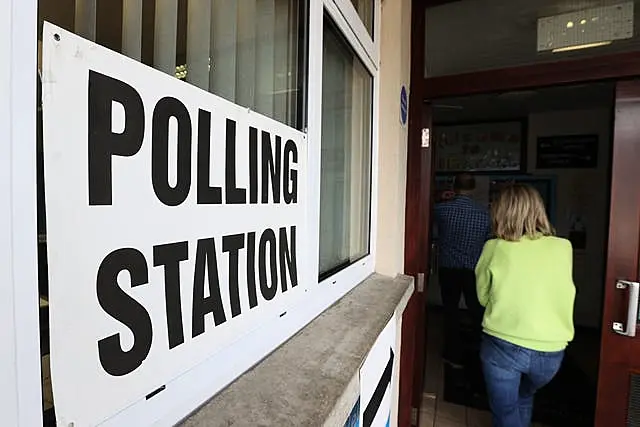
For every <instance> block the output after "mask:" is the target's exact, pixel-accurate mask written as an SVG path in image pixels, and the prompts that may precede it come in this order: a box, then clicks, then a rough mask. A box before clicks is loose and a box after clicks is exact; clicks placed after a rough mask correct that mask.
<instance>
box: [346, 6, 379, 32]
mask: <svg viewBox="0 0 640 427" xmlns="http://www.w3.org/2000/svg"><path fill="white" fill-rule="evenodd" d="M351 3H353V7H355V8H356V11H357V12H358V15H359V16H360V19H361V20H362V23H363V24H364V26H365V27H366V29H367V31H368V32H369V35H370V36H373V5H374V3H375V2H374V0H351Z"/></svg>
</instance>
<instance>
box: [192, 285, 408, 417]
mask: <svg viewBox="0 0 640 427" xmlns="http://www.w3.org/2000/svg"><path fill="white" fill-rule="evenodd" d="M413 289H414V285H413V278H411V277H408V276H398V277H396V278H395V279H391V278H389V277H385V276H381V275H378V274H374V275H372V276H370V277H369V278H367V279H366V280H365V281H363V282H362V283H361V284H359V285H358V286H356V287H355V288H354V289H353V290H352V291H350V292H349V293H348V294H347V295H345V296H344V297H343V298H341V299H340V300H338V301H337V302H336V303H335V304H334V305H332V306H331V307H330V308H328V309H327V310H325V311H324V312H323V313H322V314H320V315H319V316H318V317H317V318H316V319H315V320H314V321H312V322H311V323H309V324H308V325H307V326H306V327H304V328H303V329H302V330H301V331H300V332H298V333H297V334H296V335H294V336H293V337H291V338H290V339H289V340H288V341H287V342H286V343H284V344H283V345H282V346H280V347H279V348H278V349H276V350H275V351H274V352H273V353H271V354H270V355H269V356H267V357H266V358H265V359H263V360H262V361H261V362H260V363H258V364H257V365H256V366H255V367H254V368H252V369H250V370H249V371H247V372H246V373H244V374H243V375H241V376H240V377H239V378H238V379H237V380H235V381H234V382H233V383H232V384H231V385H230V386H229V387H227V388H226V389H224V390H223V391H221V392H220V393H219V394H218V395H216V396H214V397H213V398H212V399H211V400H210V401H209V402H207V403H206V404H204V405H203V406H202V407H201V408H199V409H198V410H197V411H195V412H194V413H193V414H191V415H190V416H189V417H188V418H187V419H186V420H185V421H184V422H183V424H182V425H183V426H184V427H200V426H207V427H213V426H225V427H229V426H256V425H261V426H321V425H326V426H342V425H344V422H345V421H346V420H347V418H348V416H349V413H350V412H351V409H352V408H353V406H354V405H355V403H356V401H357V400H358V396H359V393H360V384H359V369H360V365H361V364H362V362H363V361H364V359H365V357H366V356H367V353H368V352H369V350H370V349H371V347H373V344H374V342H375V341H376V339H377V337H378V335H379V334H380V333H381V332H382V330H383V328H384V327H385V326H386V324H387V322H388V321H389V319H391V317H392V316H394V313H395V315H396V316H398V318H400V317H401V316H402V312H403V311H404V309H405V307H406V306H407V303H408V301H409V298H410V297H411V295H412V293H413ZM221 369H224V367H222V366H221Z"/></svg>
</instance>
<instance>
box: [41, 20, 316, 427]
mask: <svg viewBox="0 0 640 427" xmlns="http://www.w3.org/2000/svg"><path fill="white" fill-rule="evenodd" d="M43 34H44V35H43V37H44V52H43V54H44V60H43V111H44V158H45V165H44V166H45V182H46V208H47V212H46V215H47V218H46V220H47V233H48V236H47V240H48V261H49V298H50V299H49V303H50V324H51V337H50V339H51V371H52V384H53V394H54V400H55V406H56V408H55V410H56V416H57V422H58V425H65V426H67V425H74V426H75V427H83V426H94V425H98V424H100V423H101V422H103V421H105V420H107V419H109V418H110V417H111V416H113V415H114V414H116V413H118V412H119V411H122V410H123V409H124V408H127V407H129V406H131V405H133V404H136V403H141V404H142V403H143V402H145V400H147V399H153V397H154V396H155V395H157V393H159V392H161V391H162V390H164V389H165V387H166V389H167V390H169V389H170V386H169V385H168V384H170V382H171V381H172V380H174V379H176V378H178V377H179V376H180V375H182V374H184V373H185V372H187V371H189V370H190V369H192V368H194V367H195V366H197V365H199V364H201V363H203V362H204V361H207V360H211V359H212V358H215V357H216V353H218V352H219V351H220V350H221V349H223V348H227V347H230V346H232V345H233V344H234V342H236V341H238V340H239V339H240V338H241V337H242V336H244V335H246V334H248V333H249V332H251V331H255V330H256V329H259V328H260V327H262V325H264V324H265V323H266V322H268V321H269V320H270V319H277V318H278V316H279V315H280V314H281V313H283V312H284V311H285V310H286V309H287V307H291V306H293V305H294V304H295V303H296V302H297V301H299V298H300V296H301V295H302V294H304V287H305V283H304V281H303V279H302V278H301V275H302V269H303V266H302V263H303V260H304V258H305V256H304V252H303V251H304V250H305V246H306V245H305V243H304V240H303V238H304V236H305V234H306V230H305V227H306V225H305V217H306V203H307V200H306V195H305V189H306V188H307V183H306V181H307V168H306V159H307V153H306V141H305V136H304V135H303V134H302V133H301V132H299V131H297V130H294V129H292V128H290V127H287V126H285V125H283V124H281V123H279V122H276V121H274V120H271V119H269V118H266V117H264V116H261V115H259V114H256V113H254V112H251V111H248V110H247V109H246V108H243V107H240V106H237V105H234V104H232V103H230V102H228V101H226V100H224V99H222V98H220V97H218V96H215V95H213V94H210V93H208V92H206V91H203V90H200V89H198V88H196V87H194V86H191V85H189V84H186V83H184V82H181V81H179V80H177V79H176V78H174V77H173V76H169V75H167V74H164V73H162V72H159V71H156V70H153V69H151V68H149V67H147V66H145V65H143V64H141V63H138V62H136V61H133V60H130V59H128V58H126V57H124V56H122V55H119V54H117V53H115V52H112V51H110V50H108V49H106V48H103V47H101V46H98V45H96V44H94V43H91V42H89V41H86V40H84V39H82V38H80V37H78V36H76V35H74V34H72V33H69V32H67V31H64V30H62V29H60V28H57V27H55V26H53V25H50V24H45V29H44V33H43ZM283 320H285V319H283ZM261 356H262V355H256V357H261ZM256 361H257V360H256ZM225 363H228V361H220V365H221V366H224V365H225ZM223 369H224V368H223ZM212 386H215V385H212ZM220 386H222V385H220ZM165 393H166V392H165Z"/></svg>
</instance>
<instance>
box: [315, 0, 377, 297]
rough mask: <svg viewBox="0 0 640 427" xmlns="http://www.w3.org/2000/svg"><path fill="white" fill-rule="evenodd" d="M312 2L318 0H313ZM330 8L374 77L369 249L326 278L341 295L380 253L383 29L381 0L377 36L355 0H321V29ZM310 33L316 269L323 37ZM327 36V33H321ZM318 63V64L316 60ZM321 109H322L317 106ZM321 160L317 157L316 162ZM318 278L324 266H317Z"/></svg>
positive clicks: (324, 286) (372, 266)
mask: <svg viewBox="0 0 640 427" xmlns="http://www.w3.org/2000/svg"><path fill="white" fill-rule="evenodd" d="M312 3H317V2H314V1H312ZM325 11H326V12H327V14H328V15H329V17H330V19H332V21H333V23H334V24H335V25H336V26H337V27H338V29H339V30H340V32H341V33H342V35H343V36H344V38H345V40H347V42H348V44H349V46H350V47H351V49H353V51H354V53H355V54H356V55H357V56H358V58H359V59H360V60H361V61H362V63H363V65H364V66H365V68H366V69H367V71H368V72H369V73H370V74H371V76H372V77H373V97H372V102H373V108H372V117H371V195H370V203H371V207H370V222H369V224H370V230H369V254H368V255H367V256H365V257H364V258H362V259H360V260H359V261H357V262H355V263H353V264H351V265H349V266H348V267H346V268H345V269H343V270H341V271H339V272H338V273H336V274H334V275H332V276H330V277H328V278H326V279H324V280H322V281H321V282H320V285H321V286H320V288H321V289H323V292H326V289H327V287H329V286H330V287H334V288H336V289H338V290H342V292H339V295H340V296H342V295H344V293H346V292H348V291H349V290H351V289H352V288H353V287H355V286H356V285H357V284H358V283H360V282H362V281H363V280H364V279H365V278H366V277H367V276H369V275H370V274H372V273H373V272H374V269H375V257H376V241H377V238H376V235H377V223H378V220H377V211H378V132H379V129H378V122H379V120H378V114H379V102H378V101H379V98H380V94H379V92H380V91H379V80H380V79H379V60H378V58H379V45H380V41H379V39H380V38H379V35H378V34H379V32H380V31H379V29H380V23H379V20H380V11H381V2H380V0H375V4H374V26H373V28H374V36H373V38H372V37H371V36H370V35H369V32H368V31H367V29H366V28H365V26H364V24H363V23H362V20H361V19H360V16H359V15H358V13H357V12H356V10H355V8H354V6H353V4H352V3H351V1H350V0H322V13H319V12H315V13H314V14H312V19H313V20H317V21H318V22H316V23H315V26H314V27H318V26H319V27H320V31H319V32H320V33H322V29H323V25H324V19H325V18H324V12H325ZM317 33H318V31H317V30H316V32H314V33H310V39H311V40H318V39H319V42H316V43H313V44H312V45H310V46H309V62H310V64H309V65H310V67H309V81H310V82H314V83H315V84H313V85H311V84H310V85H309V93H308V102H309V104H308V105H309V110H308V111H309V113H308V126H309V163H308V164H309V165H310V166H311V167H310V170H309V173H310V174H311V176H312V184H311V186H312V188H311V189H310V196H311V197H310V198H311V200H312V205H311V207H310V216H309V223H310V229H312V230H318V234H317V235H316V236H314V238H315V239H316V240H315V241H314V242H313V244H312V245H310V246H311V247H312V248H314V249H315V251H316V253H315V255H314V256H313V257H312V259H314V260H315V264H314V265H315V267H316V269H318V268H319V266H318V261H317V260H318V259H319V250H320V245H319V242H320V235H319V230H320V173H321V169H322V165H321V164H320V162H319V161H317V159H321V158H322V156H321V145H322V50H323V48H322V46H323V41H324V37H317V36H316V34H317ZM322 36H324V35H322ZM312 62H313V64H312ZM316 110H317V111H316ZM313 159H316V160H315V161H311V160H313ZM315 273H316V277H318V276H319V271H316V272H315Z"/></svg>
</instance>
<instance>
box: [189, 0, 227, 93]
mask: <svg viewBox="0 0 640 427" xmlns="http://www.w3.org/2000/svg"><path fill="white" fill-rule="evenodd" d="M234 3H235V2H234ZM188 7H189V9H188V11H187V15H188V16H187V81H188V82H189V83H191V84H194V85H196V86H198V87H199V88H202V89H204V90H209V54H210V52H209V48H210V45H211V37H210V35H211V1H210V0H190V1H189V3H188Z"/></svg>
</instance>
